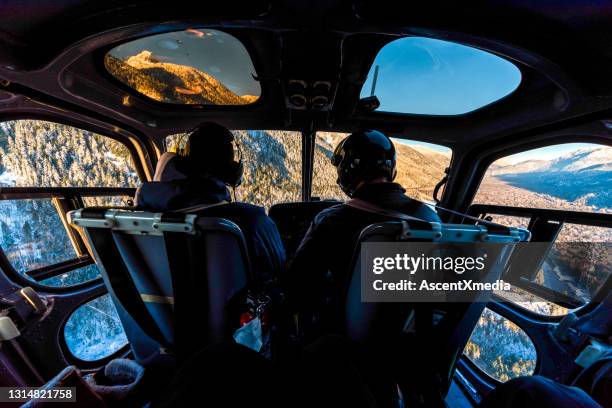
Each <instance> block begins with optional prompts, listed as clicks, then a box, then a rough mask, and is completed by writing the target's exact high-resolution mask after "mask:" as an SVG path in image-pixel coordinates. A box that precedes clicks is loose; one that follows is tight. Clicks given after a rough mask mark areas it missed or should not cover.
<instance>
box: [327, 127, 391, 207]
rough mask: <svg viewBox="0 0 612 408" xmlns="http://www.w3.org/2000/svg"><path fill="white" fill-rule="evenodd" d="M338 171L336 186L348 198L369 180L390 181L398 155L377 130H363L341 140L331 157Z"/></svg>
mask: <svg viewBox="0 0 612 408" xmlns="http://www.w3.org/2000/svg"><path fill="white" fill-rule="evenodd" d="M331 160H332V164H333V165H334V166H335V167H336V168H337V170H338V185H339V186H340V188H342V191H344V192H345V193H346V194H347V195H348V196H349V197H352V196H353V194H354V193H355V190H357V188H358V187H359V186H360V185H362V184H363V183H367V182H369V181H373V180H377V179H384V180H385V181H393V180H394V179H395V176H396V174H397V170H396V164H397V156H396V153H395V146H394V145H393V142H392V141H391V139H389V138H388V137H387V136H386V135H385V134H384V133H382V132H379V131H377V130H363V131H358V132H355V133H352V134H350V135H349V136H348V137H346V138H345V139H344V140H342V141H341V142H340V143H339V144H338V146H337V147H336V150H335V151H334V154H333V156H332V159H331Z"/></svg>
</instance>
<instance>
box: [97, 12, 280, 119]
mask: <svg viewBox="0 0 612 408" xmlns="http://www.w3.org/2000/svg"><path fill="white" fill-rule="evenodd" d="M166 27H169V28H168V29H165V30H163V31H157V30H155V28H151V29H149V30H147V31H140V32H138V33H135V34H133V35H132V36H127V37H124V38H122V39H121V40H120V41H115V42H113V43H110V44H106V45H105V46H104V47H101V48H99V49H98V50H96V51H94V53H93V54H94V59H95V61H96V62H95V65H96V66H97V68H98V73H99V74H100V75H101V76H102V77H104V78H105V79H106V80H107V81H108V82H109V83H110V84H112V85H113V86H114V87H116V88H118V89H120V90H121V91H123V92H125V93H126V94H127V95H129V97H130V98H135V99H136V100H138V101H139V102H140V103H143V104H145V105H151V106H155V107H157V108H160V109H165V110H173V111H177V110H178V111H197V112H202V111H209V110H212V111H214V110H223V111H226V112H233V111H236V112H240V111H245V110H250V109H258V108H260V107H261V105H263V104H265V102H266V101H267V91H266V89H267V87H266V86H264V84H265V82H264V81H260V88H261V91H260V94H259V98H258V99H257V100H256V101H255V102H253V103H249V104H246V105H196V104H192V105H191V104H173V103H169V102H162V101H156V100H155V99H152V98H149V97H148V96H146V95H144V94H142V93H140V92H138V91H136V90H135V89H134V88H132V87H130V86H128V85H127V84H125V83H123V82H122V81H120V80H119V79H118V78H117V77H115V76H114V75H113V74H111V73H110V71H109V70H108V69H107V68H106V64H105V63H104V59H105V57H106V55H107V54H108V52H110V51H111V50H112V49H113V48H115V47H117V46H120V45H122V44H126V43H129V42H130V41H135V40H139V39H141V38H146V37H151V36H153V35H159V34H165V33H171V32H174V31H183V30H186V29H190V28H192V29H196V30H197V29H210V30H217V31H221V32H223V33H225V34H229V35H231V36H232V37H234V38H236V39H237V40H238V41H240V43H241V44H242V46H243V47H244V48H245V50H246V52H247V54H248V56H249V58H250V59H251V63H252V64H253V68H254V69H255V73H254V75H255V77H256V78H261V77H260V75H259V72H265V70H264V69H263V68H264V67H263V64H262V63H261V61H259V59H258V58H257V57H258V55H259V54H258V53H257V52H256V49H255V48H256V47H255V44H254V43H253V42H252V40H253V38H252V33H250V35H246V33H244V30H241V29H240V28H232V27H218V26H197V25H196V26H193V25H186V24H176V25H167V26H166ZM280 130H286V129H280Z"/></svg>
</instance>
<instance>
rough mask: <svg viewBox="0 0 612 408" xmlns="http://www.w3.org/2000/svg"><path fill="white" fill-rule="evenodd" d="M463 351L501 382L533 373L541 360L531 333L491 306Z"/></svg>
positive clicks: (484, 313)
mask: <svg viewBox="0 0 612 408" xmlns="http://www.w3.org/2000/svg"><path fill="white" fill-rule="evenodd" d="M491 339H495V341H491ZM463 353H464V354H465V355H466V356H467V358H469V359H470V361H472V362H473V363H474V364H475V365H476V366H477V367H478V368H480V369H481V370H482V371H483V372H485V373H486V374H487V375H489V376H490V377H492V378H494V379H495V380H497V381H501V382H506V381H508V380H511V379H512V378H515V377H520V376H523V375H532V374H533V373H534V371H535V367H536V362H537V352H536V349H535V346H534V344H533V342H532V341H531V339H530V338H529V336H527V334H526V333H525V332H524V331H523V330H522V329H521V328H520V327H518V326H517V325H516V324H514V323H512V322H511V321H510V320H508V319H506V318H505V317H503V316H501V315H499V314H497V313H495V312H494V311H492V310H490V309H485V310H484V312H483V314H482V316H481V317H480V320H479V321H478V323H477V324H476V327H475V328H474V331H473V332H472V336H471V337H470V340H469V341H468V344H467V346H466V347H465V350H464V351H463Z"/></svg>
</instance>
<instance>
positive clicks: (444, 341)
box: [345, 221, 528, 393]
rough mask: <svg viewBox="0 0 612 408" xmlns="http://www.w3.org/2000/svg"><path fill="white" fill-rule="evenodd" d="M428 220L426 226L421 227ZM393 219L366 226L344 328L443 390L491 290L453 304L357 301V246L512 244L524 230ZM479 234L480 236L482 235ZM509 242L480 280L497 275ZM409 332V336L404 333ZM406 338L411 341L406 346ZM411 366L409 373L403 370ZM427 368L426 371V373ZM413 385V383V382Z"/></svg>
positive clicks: (523, 236) (359, 284) (359, 293)
mask: <svg viewBox="0 0 612 408" xmlns="http://www.w3.org/2000/svg"><path fill="white" fill-rule="evenodd" d="M425 224H428V225H425ZM425 224H424V223H423V222H422V221H421V222H406V221H394V222H384V223H379V224H373V225H370V226H368V227H366V228H365V229H364V230H363V231H362V233H361V235H360V238H359V241H358V243H357V246H356V249H355V254H354V257H353V268H352V276H351V279H350V283H349V287H348V291H347V296H346V303H345V332H346V335H347V336H348V337H349V338H350V339H351V340H353V341H356V342H358V343H361V344H362V345H365V346H366V347H370V348H375V349H377V350H383V352H384V353H385V356H378V357H379V358H381V359H383V358H384V359H385V360H388V361H397V363H398V364H399V365H400V366H398V367H397V371H398V372H402V373H403V374H402V375H406V377H407V378H408V377H412V378H410V381H413V380H414V378H417V379H419V380H423V381H427V379H431V378H435V381H434V382H437V384H435V387H436V388H437V391H440V392H442V393H446V391H447V389H448V387H449V386H450V381H451V379H452V375H453V372H454V367H455V363H456V360H457V358H458V357H459V356H460V355H461V353H462V352H463V349H464V347H465V345H466V344H467V342H468V340H469V337H470V335H471V333H472V330H473V329H474V327H475V326H476V324H477V322H478V319H479V317H480V315H481V313H482V311H483V309H484V307H485V305H486V302H487V301H489V299H490V296H491V293H490V292H483V291H480V292H478V291H474V296H473V297H472V298H470V299H465V298H462V302H454V303H448V302H445V303H421V302H418V303H416V302H415V303H405V302H364V301H362V290H363V287H362V280H361V274H362V271H361V249H362V244H364V243H372V242H387V243H394V242H442V243H452V242H462V243H470V242H477V241H478V240H479V239H481V238H482V237H484V236H485V235H486V238H487V240H488V241H489V242H504V243H516V242H519V241H521V240H525V239H527V237H528V232H527V231H525V230H519V229H515V228H509V229H507V230H506V231H496V232H495V233H493V232H492V231H491V232H488V231H487V230H486V228H485V227H483V226H475V225H459V224H439V223H425ZM483 234H484V235H483ZM512 249H513V246H512V245H510V246H508V247H506V248H505V249H504V250H502V251H500V253H499V254H496V256H498V257H499V259H497V262H494V263H492V265H493V266H491V268H489V270H488V271H487V273H486V275H485V276H484V279H483V280H484V281H487V282H492V281H494V280H496V279H499V278H500V276H501V274H502V272H503V270H504V268H505V266H506V264H507V262H508V259H509V257H510V254H511V252H512ZM407 333H410V334H407ZM408 342H411V344H409V343H408ZM410 370H414V372H413V373H412V374H405V373H407V372H408V371H410ZM426 371H429V373H426ZM414 385H415V384H413V386H414Z"/></svg>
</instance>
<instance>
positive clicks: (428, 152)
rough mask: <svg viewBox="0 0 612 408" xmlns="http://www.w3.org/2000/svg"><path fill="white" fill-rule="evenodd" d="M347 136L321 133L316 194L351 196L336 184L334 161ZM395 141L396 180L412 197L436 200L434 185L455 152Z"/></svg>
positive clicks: (329, 196)
mask: <svg viewBox="0 0 612 408" xmlns="http://www.w3.org/2000/svg"><path fill="white" fill-rule="evenodd" d="M346 136H348V134H346V133H334V132H317V137H316V146H315V156H314V164H313V167H314V168H313V178H312V195H313V196H315V197H319V198H321V199H338V200H346V199H347V196H346V195H345V194H344V193H343V192H342V190H341V189H340V187H338V185H337V184H336V179H337V173H336V168H335V167H334V166H332V164H331V162H330V159H331V156H332V154H333V152H334V150H335V148H336V146H337V145H338V143H340V141H342V139H344V138H345V137H346ZM391 140H393V143H394V144H395V149H396V151H397V177H396V179H395V182H397V183H399V184H401V185H402V186H403V187H404V188H405V189H406V194H408V195H409V196H410V197H413V198H416V199H419V200H422V201H426V202H432V201H433V191H434V188H435V186H436V184H438V182H439V181H440V180H441V179H442V178H443V177H444V170H445V169H446V167H448V166H449V165H450V161H451V154H452V151H451V150H450V149H449V148H447V147H444V146H440V145H435V144H430V143H423V142H415V141H412V140H405V139H396V138H392V139H391ZM441 192H442V191H441ZM441 192H440V193H441Z"/></svg>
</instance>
